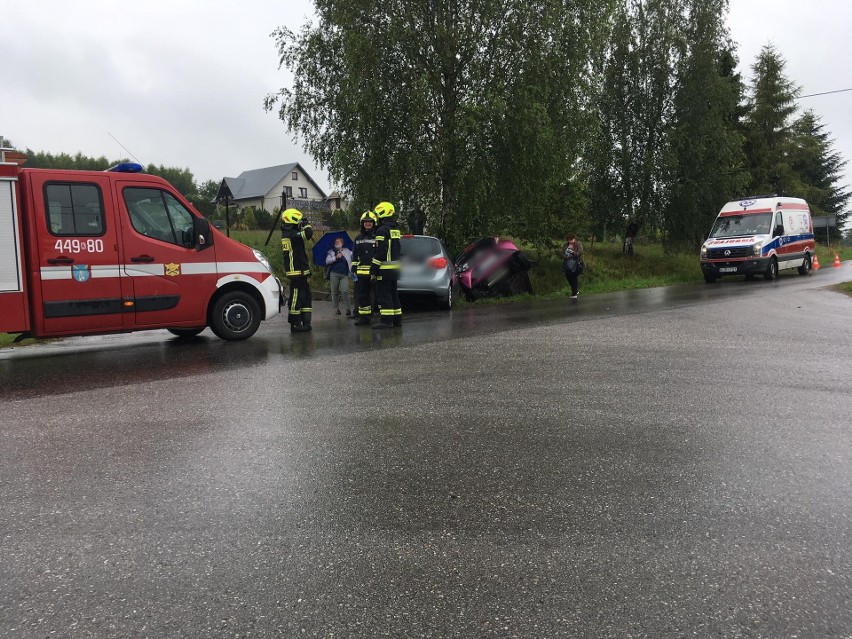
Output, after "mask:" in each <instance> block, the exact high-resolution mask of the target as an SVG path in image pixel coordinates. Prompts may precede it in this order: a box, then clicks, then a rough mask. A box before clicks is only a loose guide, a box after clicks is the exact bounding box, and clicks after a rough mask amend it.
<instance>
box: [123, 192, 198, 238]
mask: <svg viewBox="0 0 852 639" xmlns="http://www.w3.org/2000/svg"><path fill="white" fill-rule="evenodd" d="M124 203H125V205H126V206H127V212H128V213H129V214H130V223H131V224H132V225H133V228H134V229H136V230H137V231H138V232H139V233H141V234H142V235H145V236H146V237H152V238H154V239H156V240H162V241H163V242H169V243H171V244H177V245H178V246H184V247H186V248H191V247H192V246H193V245H194V238H193V232H192V229H193V217H192V214H191V213H190V212H189V211H187V210H186V208H184V206H183V205H182V204H181V203H180V202H179V201H178V200H177V199H175V198H174V197H173V196H172V195H171V194H170V193H167V192H165V191H161V190H159V189H142V188H126V189H124Z"/></svg>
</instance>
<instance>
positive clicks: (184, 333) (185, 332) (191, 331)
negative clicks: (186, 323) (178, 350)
mask: <svg viewBox="0 0 852 639" xmlns="http://www.w3.org/2000/svg"><path fill="white" fill-rule="evenodd" d="M205 328H206V327H205V326H202V327H201V328H167V329H166V330H167V331H168V332H169V333H171V334H172V335H177V336H178V337H184V338H190V337H195V336H196V335H198V334H199V333H201V331H203V330H204V329H205Z"/></svg>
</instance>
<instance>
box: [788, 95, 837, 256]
mask: <svg viewBox="0 0 852 639" xmlns="http://www.w3.org/2000/svg"><path fill="white" fill-rule="evenodd" d="M791 134H792V144H791V147H792V148H791V151H790V161H791V168H792V170H793V172H794V173H795V175H796V177H797V179H798V180H799V182H800V183H801V185H802V187H801V191H800V193H799V195H800V196H801V197H803V198H805V199H806V200H807V201H808V204H809V205H810V207H811V211H812V213H813V215H834V216H835V217H836V218H837V227H836V228H831V229H829V237H830V238H831V240H832V241H839V240H840V239H841V237H842V228H843V226H844V223H845V222H846V221H847V220H848V219H849V216H850V211H849V209H848V208H847V207H848V206H849V200H850V197H852V193H851V192H850V191H849V187H848V186H845V185H842V184H841V183H840V180H841V179H843V169H844V168H845V167H846V164H847V161H846V160H844V159H843V157H842V156H841V155H840V153H839V152H837V151H836V150H834V148H833V146H834V140H832V139H831V138H830V137H829V133H828V132H827V131H826V130H825V125H824V124H823V123H822V122H821V120H820V118H819V117H818V116H817V115H816V114H815V113H814V112H813V111H811V110H808V111H805V112H804V113H803V114H802V116H801V117H800V118H799V119H798V120H796V122H795V123H794V124H793V127H792V130H791ZM822 237H825V236H822ZM818 239H821V238H819V237H818Z"/></svg>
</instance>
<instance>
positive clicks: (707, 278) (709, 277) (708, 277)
mask: <svg viewBox="0 0 852 639" xmlns="http://www.w3.org/2000/svg"><path fill="white" fill-rule="evenodd" d="M704 281H705V282H707V283H708V284H712V283H713V282H715V281H716V276H715V275H711V274H710V273H705V274H704Z"/></svg>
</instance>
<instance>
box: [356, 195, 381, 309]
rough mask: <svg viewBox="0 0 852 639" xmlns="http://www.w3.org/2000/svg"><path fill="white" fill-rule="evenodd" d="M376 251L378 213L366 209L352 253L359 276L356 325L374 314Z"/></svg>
mask: <svg viewBox="0 0 852 639" xmlns="http://www.w3.org/2000/svg"><path fill="white" fill-rule="evenodd" d="M375 253H376V214H375V213H373V212H372V211H365V212H364V213H363V214H362V215H361V232H360V233H359V234H358V236H357V237H356V238H355V251H354V252H353V253H352V272H353V273H354V274H355V275H356V276H357V278H358V279H357V280H356V281H355V297H356V299H357V300H358V319H357V320H355V326H366V325H367V324H369V323H370V316H371V315H372V314H373V301H372V300H371V299H370V293H371V292H372V284H373V281H372V280H373V278H372V277H370V269H371V268H372V266H373V256H374V255H375Z"/></svg>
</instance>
